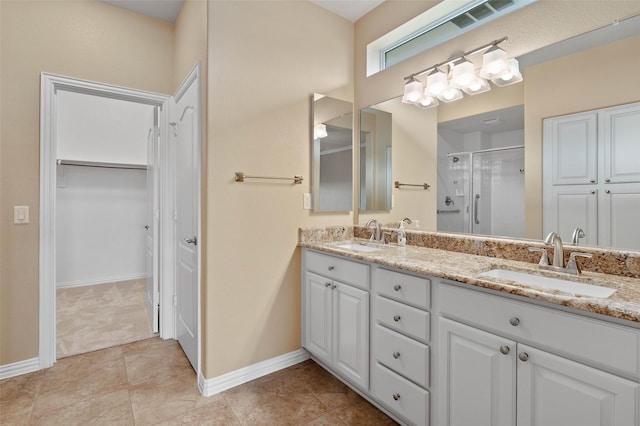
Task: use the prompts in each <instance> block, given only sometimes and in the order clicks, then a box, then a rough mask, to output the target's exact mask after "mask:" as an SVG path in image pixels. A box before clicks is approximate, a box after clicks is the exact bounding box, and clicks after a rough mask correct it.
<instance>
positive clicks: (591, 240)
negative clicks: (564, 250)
mask: <svg viewBox="0 0 640 426" xmlns="http://www.w3.org/2000/svg"><path fill="white" fill-rule="evenodd" d="M576 227H580V228H582V230H583V231H584V233H585V239H584V240H581V241H580V243H581V244H585V243H586V244H589V245H597V244H598V191H597V190H596V187H595V186H591V185H589V186H586V185H567V186H546V187H545V199H544V213H543V234H544V235H547V234H548V233H549V232H552V231H553V232H557V233H558V234H560V237H561V238H562V240H563V241H566V242H570V241H571V236H572V234H573V230H574V229H575V228H576Z"/></svg>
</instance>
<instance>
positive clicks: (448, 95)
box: [438, 87, 462, 102]
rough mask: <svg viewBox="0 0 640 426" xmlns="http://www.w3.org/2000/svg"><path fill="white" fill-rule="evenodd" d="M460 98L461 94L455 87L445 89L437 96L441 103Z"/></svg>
mask: <svg viewBox="0 0 640 426" xmlns="http://www.w3.org/2000/svg"><path fill="white" fill-rule="evenodd" d="M461 98H462V92H461V91H460V89H458V88H455V87H447V88H446V89H445V91H444V92H442V93H441V94H440V96H438V99H440V100H441V101H442V102H453V101H457V100H458V99H461Z"/></svg>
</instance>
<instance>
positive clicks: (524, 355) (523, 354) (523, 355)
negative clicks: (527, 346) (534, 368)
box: [518, 352, 529, 361]
mask: <svg viewBox="0 0 640 426" xmlns="http://www.w3.org/2000/svg"><path fill="white" fill-rule="evenodd" d="M518 358H520V361H528V360H529V354H528V353H526V352H520V354H519V355H518Z"/></svg>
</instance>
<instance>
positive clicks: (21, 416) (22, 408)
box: [0, 371, 44, 425]
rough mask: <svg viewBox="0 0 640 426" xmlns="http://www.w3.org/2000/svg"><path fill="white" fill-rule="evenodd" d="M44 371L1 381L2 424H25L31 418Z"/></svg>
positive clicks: (0, 413) (0, 417)
mask: <svg viewBox="0 0 640 426" xmlns="http://www.w3.org/2000/svg"><path fill="white" fill-rule="evenodd" d="M43 374H44V371H36V372H35V373H29V374H25V375H22V376H17V377H12V378H9V379H4V380H2V381H0V424H2V425H13V424H16V425H17V424H25V422H27V421H28V420H29V417H30V416H31V411H32V409H33V404H34V403H35V401H36V395H37V393H38V389H39V388H40V386H41V382H42V376H43Z"/></svg>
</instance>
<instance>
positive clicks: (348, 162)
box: [311, 93, 353, 212]
mask: <svg viewBox="0 0 640 426" xmlns="http://www.w3.org/2000/svg"><path fill="white" fill-rule="evenodd" d="M311 111H312V116H313V119H312V125H313V127H312V129H311V132H312V141H311V153H312V154H311V155H312V159H311V163H312V165H311V170H312V179H311V181H312V182H311V184H312V188H313V189H312V193H313V211H315V212H345V211H350V210H352V208H353V183H352V182H353V136H352V134H353V103H351V102H347V101H343V100H340V99H335V98H332V97H329V96H324V95H321V94H318V93H316V94H314V95H313V97H312V108H311Z"/></svg>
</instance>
